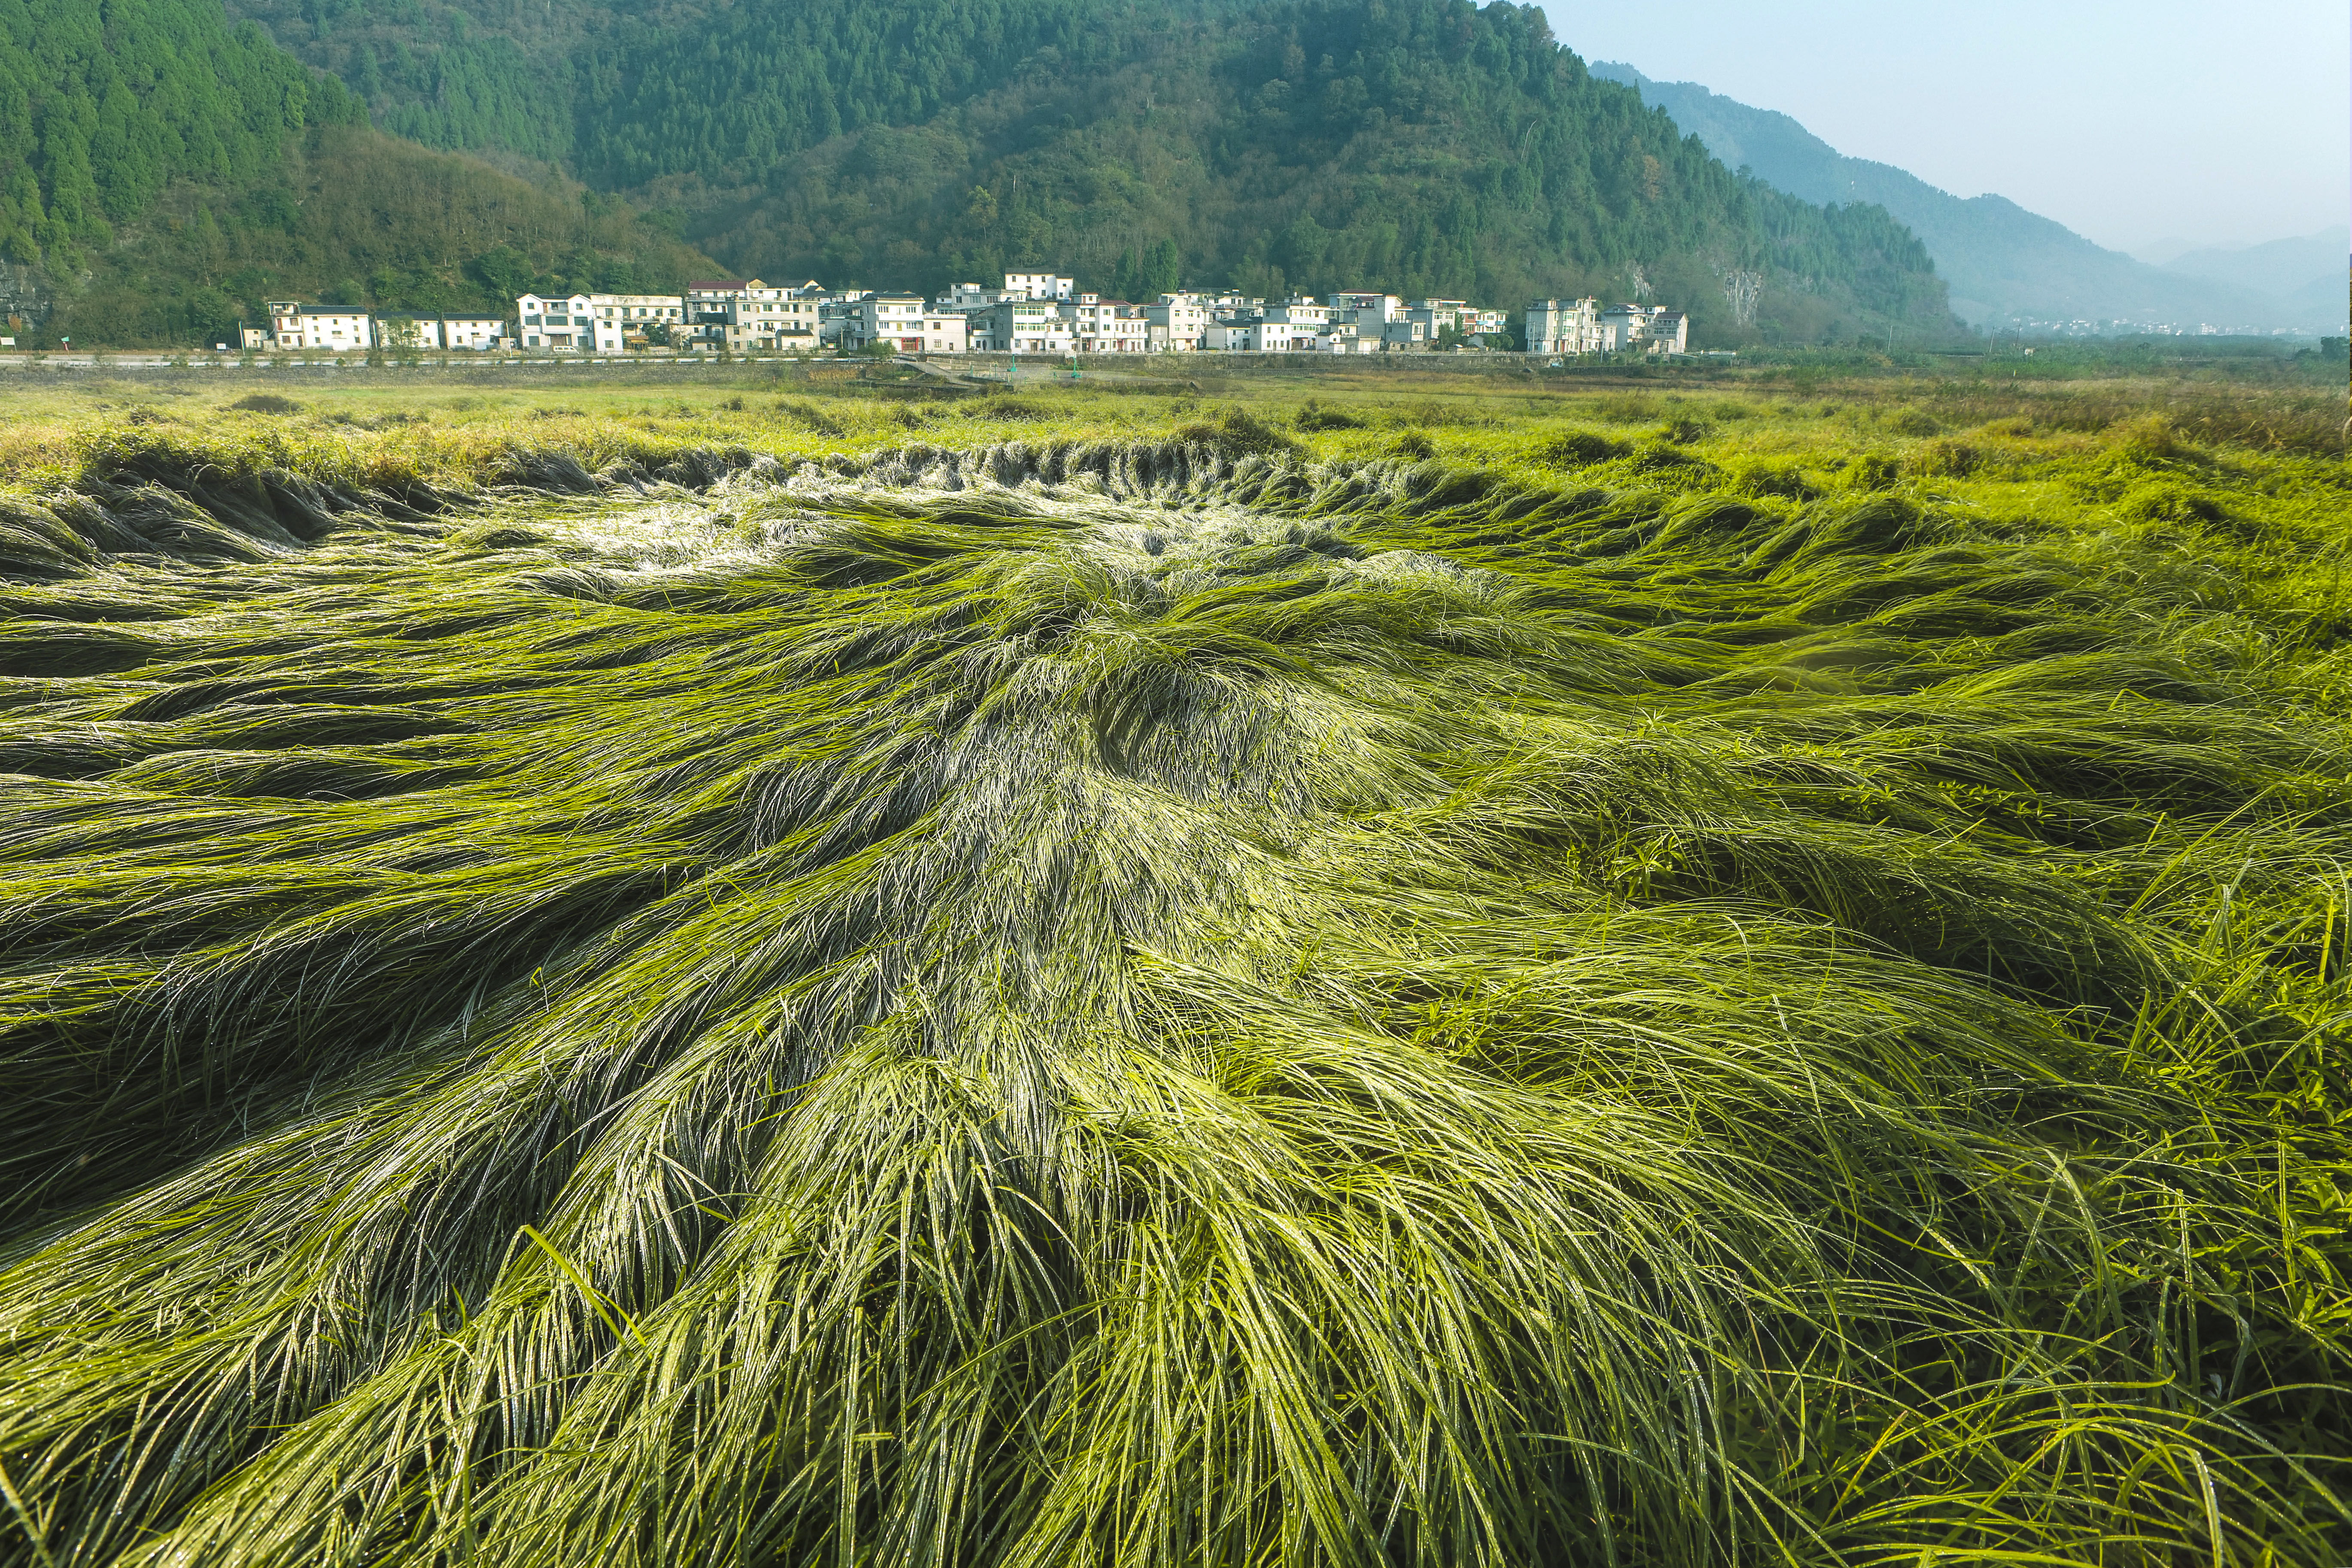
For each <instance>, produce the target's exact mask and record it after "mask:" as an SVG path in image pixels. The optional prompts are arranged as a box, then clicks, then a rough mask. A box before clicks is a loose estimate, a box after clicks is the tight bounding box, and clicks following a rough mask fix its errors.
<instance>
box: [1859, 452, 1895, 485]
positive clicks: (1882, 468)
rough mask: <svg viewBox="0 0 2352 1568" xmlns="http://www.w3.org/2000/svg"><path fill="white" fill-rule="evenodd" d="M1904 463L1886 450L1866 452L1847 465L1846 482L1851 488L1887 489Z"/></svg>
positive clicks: (1892, 483)
mask: <svg viewBox="0 0 2352 1568" xmlns="http://www.w3.org/2000/svg"><path fill="white" fill-rule="evenodd" d="M1902 466H1903V465H1901V464H1899V463H1897V462H1896V461H1895V459H1894V458H1893V457H1892V456H1890V455H1887V454H1886V453H1884V452H1864V453H1863V454H1861V455H1858V456H1856V457H1855V458H1854V460H1853V462H1851V463H1849V464H1847V465H1846V466H1845V484H1846V488H1848V489H1850V490H1885V489H1887V488H1890V487H1891V486H1893V485H1894V483H1895V476H1897V475H1898V474H1900V473H1901V472H1902Z"/></svg>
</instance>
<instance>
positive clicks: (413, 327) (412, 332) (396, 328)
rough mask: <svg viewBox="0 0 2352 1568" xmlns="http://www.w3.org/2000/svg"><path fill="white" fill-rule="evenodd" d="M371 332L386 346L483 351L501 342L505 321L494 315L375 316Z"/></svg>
mask: <svg viewBox="0 0 2352 1568" xmlns="http://www.w3.org/2000/svg"><path fill="white" fill-rule="evenodd" d="M375 335H376V341H377V342H378V343H380V344H382V345H383V347H385V348H387V349H435V350H444V351H446V350H451V349H464V350H476V351H486V350H494V349H497V348H499V347H500V346H502V345H503V344H504V343H505V341H506V339H507V324H506V321H505V319H503V318H500V317H497V316H379V317H377V318H376V323H375Z"/></svg>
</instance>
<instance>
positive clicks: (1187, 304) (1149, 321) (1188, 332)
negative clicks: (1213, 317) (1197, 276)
mask: <svg viewBox="0 0 2352 1568" xmlns="http://www.w3.org/2000/svg"><path fill="white" fill-rule="evenodd" d="M1143 319H1144V322H1145V327H1146V334H1147V336H1148V337H1149V338H1150V340H1151V341H1152V343H1153V346H1154V347H1156V348H1161V349H1164V350H1168V351H1171V352H1177V353H1181V352H1183V351H1185V350H1191V349H1197V348H1199V347H1200V346H1201V340H1202V338H1203V337H1205V336H1206V335H1207V334H1208V330H1209V302H1208V301H1207V300H1206V299H1204V298H1202V297H1201V296H1200V295H1198V294H1163V295H1161V296H1160V299H1159V302H1158V303H1156V304H1152V305H1147V306H1145V307H1144V308H1143Z"/></svg>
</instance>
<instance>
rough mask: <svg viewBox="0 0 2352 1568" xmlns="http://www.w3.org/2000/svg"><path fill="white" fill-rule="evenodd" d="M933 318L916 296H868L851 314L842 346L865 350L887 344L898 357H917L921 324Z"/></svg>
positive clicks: (920, 346)
mask: <svg viewBox="0 0 2352 1568" xmlns="http://www.w3.org/2000/svg"><path fill="white" fill-rule="evenodd" d="M934 314H935V312H932V311H929V310H927V309H926V308H924V305H923V297H922V296H921V295H919V294H888V293H875V294H868V295H867V296H866V298H863V299H860V300H858V301H857V303H856V308H855V309H854V310H853V311H852V313H851V315H850V318H849V328H848V330H847V332H846V333H845V336H844V338H843V343H842V346H843V347H845V348H849V349H864V348H868V347H871V346H872V345H873V344H876V343H887V344H889V345H890V346H891V347H892V348H894V349H897V350H898V351H899V352H901V353H907V354H915V353H920V352H922V351H923V342H924V336H925V334H924V330H923V323H924V322H925V321H926V320H929V319H931V317H932V316H933V315H934Z"/></svg>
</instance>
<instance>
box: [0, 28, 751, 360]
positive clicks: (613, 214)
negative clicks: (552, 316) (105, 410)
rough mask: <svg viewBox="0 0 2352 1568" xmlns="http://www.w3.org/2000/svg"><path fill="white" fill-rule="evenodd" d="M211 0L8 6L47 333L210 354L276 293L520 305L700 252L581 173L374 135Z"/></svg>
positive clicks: (1, 242)
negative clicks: (532, 178) (503, 168)
mask: <svg viewBox="0 0 2352 1568" xmlns="http://www.w3.org/2000/svg"><path fill="white" fill-rule="evenodd" d="M365 120H366V116H365V113H364V110H363V109H362V106H361V104H360V103H359V101H358V100H357V99H354V98H353V97H352V95H351V94H349V93H347V92H346V91H345V90H344V89H343V88H342V87H341V83H340V82H339V81H338V80H337V79H336V78H332V77H322V76H319V75H317V74H315V73H313V72H311V71H310V70H308V69H306V68H304V67H303V65H302V64H301V63H300V62H299V61H298V60H296V59H294V58H293V57H290V56H289V55H288V54H286V53H285V52H284V51H283V50H281V49H279V48H278V47H276V46H275V45H274V44H272V43H271V41H270V40H269V38H268V36H267V35H266V34H264V33H263V31H262V30H261V29H260V28H259V27H257V26H254V25H252V24H250V23H247V24H245V25H242V26H236V27H234V28H232V27H231V26H229V24H228V22H227V21H226V19H225V18H224V16H223V15H222V13H221V10H220V7H219V6H218V5H215V4H212V3H211V0H109V4H107V5H104V6H102V7H100V6H89V5H60V4H53V3H50V0H29V3H28V0H19V3H17V4H15V5H6V6H0V124H5V125H6V126H7V127H8V130H9V133H8V134H7V135H5V136H0V258H5V260H6V261H8V262H11V263H13V264H15V265H14V267H10V268H8V269H6V272H7V276H6V280H5V281H6V292H7V293H8V295H9V298H8V300H7V306H8V308H9V310H10V311H11V313H13V314H15V315H16V316H17V317H18V319H19V320H20V322H21V323H22V324H23V325H22V328H21V329H20V330H21V331H23V332H24V333H25V334H26V336H27V337H28V338H29V340H31V341H34V342H36V343H46V342H48V341H51V340H54V339H55V338H57V337H58V336H60V335H63V336H68V337H72V338H75V339H77V340H79V341H80V342H82V343H118V344H183V345H205V344H210V343H214V342H220V341H227V340H234V338H235V333H236V323H237V321H238V320H239V319H250V318H252V317H253V316H254V315H255V314H256V313H257V308H258V306H259V304H260V303H261V302H262V301H263V300H265V299H268V298H272V297H278V296H290V297H294V298H311V299H320V298H324V299H328V300H331V301H333V302H337V303H345V304H350V305H353V306H362V307H373V308H410V309H436V308H499V309H503V308H506V307H507V304H508V302H509V301H510V299H511V298H512V296H513V295H514V294H515V292H517V291H518V290H519V289H520V288H524V287H533V286H538V287H634V286H638V285H647V286H650V285H651V284H654V283H660V284H665V285H668V284H671V283H672V282H673V281H674V280H675V279H676V278H677V277H678V276H679V274H680V273H682V272H684V271H687V270H690V269H701V268H705V267H709V265H710V264H709V262H707V261H704V260H702V259H701V258H700V257H699V256H698V254H697V253H696V252H694V251H693V250H692V249H691V248H689V247H688V246H685V245H684V244H682V243H681V242H680V241H679V240H678V239H677V237H676V236H675V235H672V234H669V233H666V232H664V231H662V230H660V229H658V228H652V227H647V226H646V225H642V224H640V223H639V222H638V221H637V220H636V219H635V217H634V216H633V215H632V214H631V213H630V212H629V210H628V209H627V208H626V207H625V205H624V204H620V203H618V202H614V201H612V200H609V199H607V198H604V197H601V196H596V195H593V194H592V193H586V192H584V191H583V190H582V189H581V188H580V187H579V186H577V185H575V184H572V183H570V182H567V181H563V180H561V179H554V178H548V179H542V180H541V181H540V182H538V183H531V182H527V181H525V180H522V179H520V178H517V177H516V176H515V175H513V174H510V173H506V172H499V170H496V169H493V168H491V167H489V166H488V165H487V164H485V163H483V162H480V161H478V159H474V158H469V157H462V156H458V155H454V154H447V153H434V152H427V151H426V150H425V149H423V148H420V147H417V146H415V145H414V144H413V143H410V142H406V141H402V140H400V139H398V138H395V137H393V136H389V135H386V134H384V133H383V132H380V131H374V130H371V129H369V128H368V127H367V125H366V123H365Z"/></svg>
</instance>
